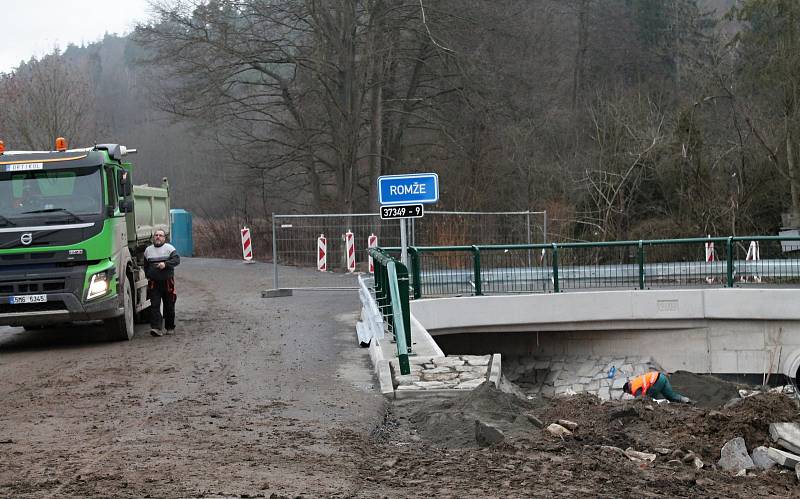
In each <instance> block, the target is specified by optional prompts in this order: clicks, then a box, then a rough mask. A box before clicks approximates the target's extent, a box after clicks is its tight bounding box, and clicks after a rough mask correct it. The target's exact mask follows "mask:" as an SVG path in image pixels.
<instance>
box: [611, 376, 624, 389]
mask: <svg viewBox="0 0 800 499" xmlns="http://www.w3.org/2000/svg"><path fill="white" fill-rule="evenodd" d="M627 382H628V380H627V379H625V378H617V379H615V380H614V382H613V383H612V385H611V388H612V389H614V390H622V387H623V386H625V383H627Z"/></svg>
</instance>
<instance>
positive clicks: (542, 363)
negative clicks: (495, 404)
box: [502, 355, 661, 400]
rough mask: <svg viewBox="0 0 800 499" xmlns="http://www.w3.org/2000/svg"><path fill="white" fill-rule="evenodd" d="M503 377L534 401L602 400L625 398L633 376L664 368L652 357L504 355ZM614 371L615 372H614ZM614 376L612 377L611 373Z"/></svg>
mask: <svg viewBox="0 0 800 499" xmlns="http://www.w3.org/2000/svg"><path fill="white" fill-rule="evenodd" d="M502 365H503V375H504V376H506V378H508V379H509V380H510V381H513V382H514V383H516V384H517V385H519V387H520V388H521V389H522V391H523V392H525V393H526V394H527V395H528V396H529V397H530V398H536V397H544V398H553V397H559V396H565V395H575V394H578V393H590V394H592V395H596V396H597V397H598V398H600V399H601V400H612V399H613V400H619V399H621V398H623V391H622V386H623V385H624V384H625V382H626V381H627V380H628V378H630V377H631V376H636V375H639V374H644V373H646V372H648V371H654V370H655V371H660V370H661V368H660V366H658V364H656V363H655V362H653V359H652V358H650V357H608V356H606V357H599V356H597V357H564V356H561V357H538V356H537V357H533V356H518V357H514V356H508V355H504V356H503V364H502ZM612 368H613V371H612ZM611 372H613V375H612V376H610V377H609V373H611Z"/></svg>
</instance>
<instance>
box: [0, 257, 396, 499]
mask: <svg viewBox="0 0 800 499" xmlns="http://www.w3.org/2000/svg"><path fill="white" fill-rule="evenodd" d="M270 269H271V266H270V265H266V264H258V263H257V264H253V265H243V264H241V263H239V262H234V261H225V260H210V259H208V260H207V259H185V260H184V262H183V264H182V265H181V266H180V267H179V269H178V278H177V280H178V287H179V289H178V291H179V300H178V304H177V309H178V334H177V335H175V336H165V337H162V338H153V337H151V336H150V335H149V334H147V329H148V328H147V327H146V326H144V325H141V326H137V333H136V336H135V337H134V339H133V340H132V341H131V342H126V343H105V342H102V341H99V340H96V339H95V336H97V329H96V328H94V327H87V326H75V327H70V328H61V329H51V330H44V331H33V332H26V331H23V330H22V329H17V328H15V329H12V328H0V380H2V382H1V383H0V403H1V404H2V410H1V411H0V495H3V496H15V497H20V496H35V497H41V496H55V495H58V496H130V497H142V496H145V495H150V496H154V497H177V496H203V495H213V494H224V495H240V494H247V495H258V494H266V495H269V494H271V493H277V494H279V495H287V496H294V495H296V494H301V493H311V494H312V495H320V494H323V495H327V494H340V495H347V494H350V493H351V492H352V491H355V490H357V489H358V487H359V485H358V484H359V482H360V479H359V478H358V476H357V474H358V470H357V466H356V465H357V460H358V456H353V455H341V451H340V449H339V447H340V445H341V443H340V437H339V436H338V435H339V434H340V433H341V432H346V433H348V434H349V433H350V432H352V433H353V434H354V435H363V434H368V433H369V431H370V430H371V429H372V428H374V427H375V426H376V425H377V424H378V423H379V422H380V421H381V420H382V418H383V414H384V408H383V399H382V398H381V397H380V396H379V395H378V394H377V393H376V391H375V390H374V389H373V382H374V381H373V378H372V374H371V370H370V368H369V365H368V360H369V357H368V355H367V354H366V352H365V351H364V350H362V349H359V348H358V347H357V346H356V342H355V335H354V324H355V320H356V318H357V310H359V305H358V296H357V293H355V292H317V293H309V292H304V293H297V294H296V296H293V297H288V298H279V299H263V298H261V295H260V290H262V289H267V288H269V287H271V282H272V274H271V270H270ZM282 278H283V279H284V280H286V281H289V280H291V282H293V283H294V284H305V285H313V284H315V283H316V284H324V285H328V286H353V285H354V278H353V277H345V276H341V275H339V276H337V275H317V274H315V273H313V272H312V271H303V270H295V269H288V270H285V271H284V273H283V274H282Z"/></svg>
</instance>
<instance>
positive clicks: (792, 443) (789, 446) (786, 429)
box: [769, 423, 800, 455]
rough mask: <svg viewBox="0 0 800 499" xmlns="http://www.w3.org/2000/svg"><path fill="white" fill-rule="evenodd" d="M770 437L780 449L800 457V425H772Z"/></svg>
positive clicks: (770, 426)
mask: <svg viewBox="0 0 800 499" xmlns="http://www.w3.org/2000/svg"><path fill="white" fill-rule="evenodd" d="M769 435H770V437H772V440H773V441H774V442H775V443H776V444H777V445H779V446H780V447H783V448H784V449H786V450H788V451H790V452H793V453H795V454H798V455H800V425H798V424H797V423H772V424H770V425H769Z"/></svg>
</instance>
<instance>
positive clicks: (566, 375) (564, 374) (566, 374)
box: [556, 370, 575, 380]
mask: <svg viewBox="0 0 800 499" xmlns="http://www.w3.org/2000/svg"><path fill="white" fill-rule="evenodd" d="M574 377H575V376H573V374H572V373H571V372H569V371H566V370H564V371H561V372H559V373H558V377H557V378H556V379H569V380H571V379H573V378H574Z"/></svg>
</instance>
